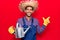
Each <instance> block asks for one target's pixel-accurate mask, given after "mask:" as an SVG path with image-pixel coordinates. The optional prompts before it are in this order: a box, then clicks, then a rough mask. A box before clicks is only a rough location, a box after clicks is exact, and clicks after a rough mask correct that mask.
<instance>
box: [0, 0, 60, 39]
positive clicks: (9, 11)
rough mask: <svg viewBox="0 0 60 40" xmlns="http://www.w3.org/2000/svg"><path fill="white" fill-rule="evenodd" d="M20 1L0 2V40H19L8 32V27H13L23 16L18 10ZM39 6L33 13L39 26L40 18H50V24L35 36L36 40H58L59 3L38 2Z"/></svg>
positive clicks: (41, 21)
mask: <svg viewBox="0 0 60 40" xmlns="http://www.w3.org/2000/svg"><path fill="white" fill-rule="evenodd" d="M20 1H21V0H0V40H20V39H17V38H15V35H14V34H10V33H9V32H8V28H9V26H11V25H13V26H14V27H15V25H16V22H17V20H18V18H21V17H23V16H24V13H23V12H21V11H20V10H19V8H18V4H19V2H20ZM38 2H39V6H38V8H37V10H36V11H35V12H34V13H33V15H32V16H33V17H35V18H37V19H38V21H39V24H40V26H42V24H43V19H42V17H45V18H47V17H48V16H50V21H51V22H50V24H49V25H48V26H47V27H46V29H45V31H44V32H43V33H42V34H38V33H37V34H36V38H37V40H60V25H59V24H60V1H59V0H38Z"/></svg>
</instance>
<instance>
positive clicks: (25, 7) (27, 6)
mask: <svg viewBox="0 0 60 40" xmlns="http://www.w3.org/2000/svg"><path fill="white" fill-rule="evenodd" d="M27 7H31V8H32V10H34V7H32V6H26V7H25V10H26V9H27Z"/></svg>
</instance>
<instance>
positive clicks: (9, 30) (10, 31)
mask: <svg viewBox="0 0 60 40" xmlns="http://www.w3.org/2000/svg"><path fill="white" fill-rule="evenodd" d="M8 32H9V33H10V34H13V33H14V32H15V28H14V27H13V26H10V27H9V28H8Z"/></svg>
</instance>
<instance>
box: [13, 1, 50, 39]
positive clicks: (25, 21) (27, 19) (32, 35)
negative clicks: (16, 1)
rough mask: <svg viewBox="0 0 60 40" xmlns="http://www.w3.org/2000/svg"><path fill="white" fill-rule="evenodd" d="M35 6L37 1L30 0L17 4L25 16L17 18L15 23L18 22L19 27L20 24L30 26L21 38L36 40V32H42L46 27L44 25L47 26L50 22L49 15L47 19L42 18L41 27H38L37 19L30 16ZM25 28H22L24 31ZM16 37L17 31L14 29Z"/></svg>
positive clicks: (25, 26)
mask: <svg viewBox="0 0 60 40" xmlns="http://www.w3.org/2000/svg"><path fill="white" fill-rule="evenodd" d="M37 7H38V2H37V1H31V0H30V1H24V2H21V3H20V5H19V8H20V9H21V10H22V11H23V12H24V13H25V16H24V17H23V18H19V19H18V21H17V23H19V27H20V26H21V27H23V28H26V29H27V28H28V27H29V26H30V28H29V30H28V31H27V33H26V34H25V36H24V37H23V38H22V40H36V32H38V33H42V32H43V31H44V30H45V28H46V27H45V26H47V25H48V24H49V23H50V21H49V17H48V18H47V19H44V18H43V20H44V23H43V25H42V27H40V25H39V22H38V20H37V19H36V18H33V17H32V14H33V13H34V11H35V10H36V9H37ZM16 29H17V28H16ZM26 29H24V31H25V30H26ZM12 33H14V32H12ZM16 37H17V38H19V35H18V32H17V31H16Z"/></svg>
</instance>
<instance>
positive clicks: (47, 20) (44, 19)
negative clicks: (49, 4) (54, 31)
mask: <svg viewBox="0 0 60 40" xmlns="http://www.w3.org/2000/svg"><path fill="white" fill-rule="evenodd" d="M49 19H50V17H47V18H44V17H43V21H44V23H43V24H44V25H45V26H47V25H48V24H49V23H50V20H49Z"/></svg>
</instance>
